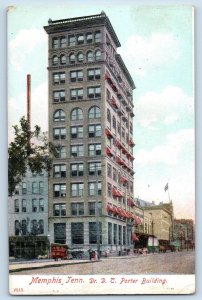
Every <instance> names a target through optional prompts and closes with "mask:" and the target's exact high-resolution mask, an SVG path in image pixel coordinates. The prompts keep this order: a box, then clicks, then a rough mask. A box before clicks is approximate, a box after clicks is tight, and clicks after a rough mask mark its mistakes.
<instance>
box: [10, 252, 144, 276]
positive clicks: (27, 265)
mask: <svg viewBox="0 0 202 300" xmlns="http://www.w3.org/2000/svg"><path fill="white" fill-rule="evenodd" d="M140 256H141V255H125V256H108V257H102V258H101V259H100V260H99V261H93V260H91V261H90V260H87V259H85V260H84V259H83V260H79V259H77V260H59V261H55V260H53V259H51V260H35V261H21V262H10V263H9V272H10V273H13V272H19V271H25V270H34V269H42V268H50V267H60V266H63V265H75V264H88V263H95V262H101V261H102V260H110V259H133V258H137V257H140Z"/></svg>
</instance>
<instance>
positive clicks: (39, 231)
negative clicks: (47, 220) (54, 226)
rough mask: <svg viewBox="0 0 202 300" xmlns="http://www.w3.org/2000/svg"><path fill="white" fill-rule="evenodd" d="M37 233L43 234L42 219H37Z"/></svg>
mask: <svg viewBox="0 0 202 300" xmlns="http://www.w3.org/2000/svg"><path fill="white" fill-rule="evenodd" d="M38 234H44V221H43V220H39V228H38Z"/></svg>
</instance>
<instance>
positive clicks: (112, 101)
mask: <svg viewBox="0 0 202 300" xmlns="http://www.w3.org/2000/svg"><path fill="white" fill-rule="evenodd" d="M111 105H112V106H113V107H115V108H119V106H118V104H117V102H116V100H115V99H114V97H112V98H111Z"/></svg>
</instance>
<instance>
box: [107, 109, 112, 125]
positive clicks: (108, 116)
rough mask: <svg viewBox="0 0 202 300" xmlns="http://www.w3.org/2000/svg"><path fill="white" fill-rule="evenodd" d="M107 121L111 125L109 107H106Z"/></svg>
mask: <svg viewBox="0 0 202 300" xmlns="http://www.w3.org/2000/svg"><path fill="white" fill-rule="evenodd" d="M107 121H108V122H109V123H110V125H111V113H110V110H109V108H108V109H107Z"/></svg>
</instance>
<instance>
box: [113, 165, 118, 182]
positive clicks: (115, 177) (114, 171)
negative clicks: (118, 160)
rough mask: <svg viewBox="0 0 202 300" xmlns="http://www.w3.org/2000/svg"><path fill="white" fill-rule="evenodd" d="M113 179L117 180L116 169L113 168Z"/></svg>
mask: <svg viewBox="0 0 202 300" xmlns="http://www.w3.org/2000/svg"><path fill="white" fill-rule="evenodd" d="M113 180H114V181H115V182H117V170H116V169H115V168H113Z"/></svg>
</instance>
